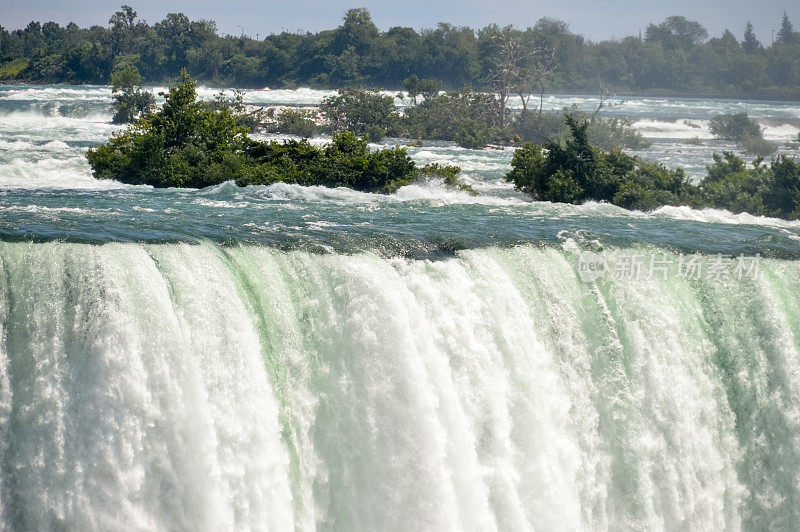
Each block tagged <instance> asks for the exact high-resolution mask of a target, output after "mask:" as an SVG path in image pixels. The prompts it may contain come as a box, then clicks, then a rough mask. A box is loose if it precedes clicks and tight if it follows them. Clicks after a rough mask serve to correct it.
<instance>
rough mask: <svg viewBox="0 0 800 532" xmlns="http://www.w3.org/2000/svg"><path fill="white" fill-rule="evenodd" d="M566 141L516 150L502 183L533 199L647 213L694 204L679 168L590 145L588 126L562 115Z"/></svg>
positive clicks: (531, 145) (691, 192)
mask: <svg viewBox="0 0 800 532" xmlns="http://www.w3.org/2000/svg"><path fill="white" fill-rule="evenodd" d="M566 124H567V127H568V128H569V132H570V134H569V138H568V139H567V140H566V142H565V143H564V144H561V143H559V142H556V141H552V140H551V141H547V142H546V143H545V144H544V146H537V145H534V144H531V143H525V145H523V146H522V147H521V148H519V149H518V150H516V151H515V152H514V156H513V158H512V160H511V166H512V170H511V172H509V173H508V174H506V180H508V181H511V182H513V183H514V185H515V187H516V188H517V189H518V190H521V191H523V192H525V193H528V194H530V195H531V196H532V197H533V198H535V199H540V200H546V201H554V202H565V203H582V202H584V201H587V200H595V201H609V202H611V203H614V204H615V205H619V206H622V207H626V208H638V209H649V208H653V207H654V206H659V205H663V204H672V205H678V204H680V203H681V202H692V203H694V202H695V199H694V198H693V197H692V196H693V189H692V187H691V185H690V184H689V182H688V180H687V179H686V176H685V175H684V173H683V171H682V170H669V169H667V168H665V167H664V166H662V165H659V164H656V163H651V162H647V161H641V160H640V159H638V158H636V157H631V156H630V155H626V154H625V153H623V152H621V151H619V150H617V149H613V150H611V151H609V152H603V151H602V150H600V149H598V148H596V147H594V146H592V145H591V144H590V142H589V133H588V129H589V122H586V121H584V122H580V121H578V120H577V119H576V118H575V117H574V116H573V115H571V114H568V115H567V116H566Z"/></svg>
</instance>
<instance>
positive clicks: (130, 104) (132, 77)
mask: <svg viewBox="0 0 800 532" xmlns="http://www.w3.org/2000/svg"><path fill="white" fill-rule="evenodd" d="M142 81H144V80H143V79H142V76H140V75H139V69H137V68H136V67H135V66H131V65H128V66H125V67H122V68H120V69H118V70H115V71H114V72H112V73H111V92H112V94H113V95H114V103H112V104H111V108H112V110H113V111H114V117H113V118H112V119H111V121H112V122H114V123H115V124H127V123H130V122H133V121H134V120H136V119H137V118H140V117H141V116H142V115H144V114H146V113H148V112H150V110H151V109H152V108H153V106H155V104H156V99H155V97H154V96H153V95H152V93H150V92H149V91H145V90H142Z"/></svg>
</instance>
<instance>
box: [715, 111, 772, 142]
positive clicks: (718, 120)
mask: <svg viewBox="0 0 800 532" xmlns="http://www.w3.org/2000/svg"><path fill="white" fill-rule="evenodd" d="M709 128H710V129H711V133H712V134H713V135H714V136H715V137H717V138H718V139H724V140H735V141H741V140H742V139H744V138H745V137H752V138H761V127H760V126H759V125H758V122H756V121H755V120H753V119H751V118H749V117H748V116H747V113H737V114H728V115H716V116H714V117H713V118H712V119H711V120H710V122H709Z"/></svg>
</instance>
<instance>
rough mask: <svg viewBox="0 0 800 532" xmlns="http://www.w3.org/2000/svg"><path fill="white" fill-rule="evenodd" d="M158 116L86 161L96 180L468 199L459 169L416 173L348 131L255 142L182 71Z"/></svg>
mask: <svg viewBox="0 0 800 532" xmlns="http://www.w3.org/2000/svg"><path fill="white" fill-rule="evenodd" d="M164 97H165V102H164V105H163V106H162V107H161V109H159V110H157V111H155V112H152V113H146V114H145V115H144V116H142V117H141V118H139V119H136V120H134V122H133V124H132V125H131V126H130V127H129V128H128V129H126V130H123V131H121V132H119V133H117V134H116V135H114V136H113V137H111V139H110V140H109V141H108V143H106V144H103V145H100V146H97V147H94V148H90V149H89V150H88V152H87V153H86V157H87V159H88V160H89V164H90V165H91V167H92V172H93V174H94V176H95V177H96V178H98V179H114V180H116V181H120V182H122V183H127V184H131V185H152V186H154V187H159V188H165V187H188V188H203V187H208V186H212V185H217V184H220V183H223V182H225V181H235V182H236V184H238V185H240V186H246V185H269V184H272V183H277V182H286V183H297V184H299V185H305V186H312V185H320V186H326V187H348V188H352V189H355V190H360V191H365V192H393V191H395V190H397V189H398V188H400V187H402V186H404V185H409V184H411V183H413V182H415V181H418V180H420V179H423V178H432V177H434V178H440V179H443V180H444V182H445V184H447V185H448V186H451V187H454V188H458V189H462V190H466V191H470V192H471V189H470V188H469V187H468V186H467V185H465V184H464V183H462V182H461V181H459V179H458V177H457V174H458V173H459V171H460V169H459V168H458V167H456V166H443V165H438V164H428V165H425V166H423V167H421V168H420V167H417V165H416V164H415V163H414V161H412V160H411V158H410V157H409V156H408V152H407V151H406V149H405V148H401V147H394V148H383V149H379V150H376V151H370V149H369V146H368V143H367V140H366V139H365V138H359V137H357V136H356V135H355V133H352V132H350V131H341V132H337V133H334V135H333V139H332V141H331V142H330V143H328V144H327V145H325V146H322V147H319V148H318V147H315V146H312V145H311V144H310V143H309V142H308V140H306V139H303V140H287V141H284V142H277V141H268V142H265V141H258V140H254V139H252V138H250V137H249V136H248V135H247V134H248V128H247V126H245V125H241V124H240V120H239V118H240V116H237V114H236V113H235V112H234V110H233V109H232V107H231V106H229V105H226V104H225V103H224V102H221V101H220V100H217V101H215V102H210V104H209V103H207V102H202V101H199V100H198V99H197V91H196V83H195V81H194V80H193V79H192V78H190V77H189V75H188V74H187V73H186V72H185V71H184V72H183V73H182V77H181V81H180V83H178V85H177V86H176V87H174V88H172V89H170V90H169V92H167V93H165V94H164Z"/></svg>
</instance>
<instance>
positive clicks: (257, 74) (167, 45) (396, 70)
mask: <svg viewBox="0 0 800 532" xmlns="http://www.w3.org/2000/svg"><path fill="white" fill-rule="evenodd" d="M743 22H744V21H743ZM776 22H777V21H776ZM243 24H245V25H246V24H247V23H246V22H245V21H243ZM741 30H743V33H741V34H740V36H737V35H734V33H732V32H731V31H728V30H726V31H725V32H723V34H722V35H720V36H716V37H713V38H710V39H709V38H708V32H707V31H706V29H705V28H704V27H703V26H702V25H701V24H699V23H698V22H695V21H691V20H687V19H685V18H683V17H678V16H675V17H669V18H667V19H666V20H665V21H663V22H662V23H660V24H650V25H649V26H648V27H647V28H646V30H645V32H644V34H643V35H642V36H630V37H625V38H622V39H620V40H610V41H602V42H592V41H589V40H587V39H586V38H584V37H583V36H581V35H577V34H575V33H573V32H571V31H570V30H569V27H568V25H567V24H566V23H564V22H562V21H559V20H554V19H549V18H543V19H540V20H538V21H536V22H535V23H534V24H532V25H531V26H529V27H526V28H524V29H522V28H512V27H506V28H501V27H498V26H496V25H488V26H486V27H484V28H480V29H477V30H476V29H472V28H466V27H457V26H453V25H451V24H446V23H440V24H438V25H437V26H436V27H435V28H432V29H424V30H421V31H416V30H414V29H412V28H405V27H392V28H389V29H388V30H387V31H383V32H382V31H379V30H378V28H377V27H376V26H375V24H374V23H373V22H372V19H371V17H370V14H369V12H368V11H367V10H365V9H351V10H349V11H347V13H346V14H345V16H344V20H343V23H342V24H341V25H340V26H339V27H337V28H334V29H331V30H325V31H320V32H318V33H310V32H304V31H297V32H284V33H280V34H274V35H267V36H264V37H263V38H259V39H258V40H256V39H253V38H251V37H249V36H244V35H242V36H231V35H224V36H220V35H219V32H218V30H217V27H216V24H215V23H214V22H213V21H209V20H194V21H193V20H190V19H189V18H187V17H186V16H185V15H183V14H181V13H171V14H169V15H167V16H166V18H165V19H164V20H161V21H159V22H156V23H154V24H148V23H146V22H144V21H142V20H140V19H139V18H138V16H137V13H136V11H135V10H134V9H132V8H131V7H128V6H123V7H122V8H121V10H120V11H118V12H116V13H114V14H113V15H112V16H111V18H110V19H109V25H108V26H107V27H106V26H92V27H91V28H80V27H78V26H77V25H76V24H74V23H70V24H68V25H66V26H61V25H59V24H57V23H55V22H44V23H42V22H31V23H30V24H28V25H27V26H26V27H25V28H23V29H5V28H2V27H0V78H2V79H17V80H25V81H32V82H46V83H108V82H109V81H110V79H111V73H112V72H114V71H115V70H116V69H117V68H118V67H119V66H120V65H131V66H135V67H136V68H137V69H138V70H139V72H140V73H141V75H142V76H143V77H144V78H145V79H146V80H147V81H148V82H150V83H162V82H167V81H174V80H176V79H177V78H178V76H179V72H180V71H181V69H183V68H185V69H187V71H188V72H189V73H190V74H191V75H192V76H193V77H194V78H196V79H200V80H201V81H203V82H204V83H209V84H213V85H217V86H237V87H264V86H269V87H273V88H274V87H288V88H292V87H297V86H301V85H303V86H313V87H321V88H339V87H346V86H367V87H368V86H372V87H386V88H391V89H399V88H401V87H403V86H404V85H405V84H404V80H409V82H410V84H408V85H405V88H406V89H408V90H409V91H410V92H412V93H415V95H419V94H423V93H425V92H426V91H427V92H430V93H434V92H436V91H438V88H439V87H442V88H445V89H450V90H452V89H458V88H461V87H466V86H469V87H472V88H473V89H475V90H478V91H488V90H492V91H495V92H496V93H497V95H498V98H499V99H500V100H502V101H505V100H507V99H508V98H517V97H519V98H521V100H522V103H523V105H525V106H526V108H527V107H528V106H530V108H531V110H533V109H535V108H536V107H537V103H538V102H537V101H536V100H537V98H536V95H541V94H542V93H543V92H544V91H546V90H556V89H557V90H567V91H581V92H589V93H598V94H599V93H601V92H603V91H604V90H606V89H608V88H614V89H615V90H616V91H620V92H622V91H628V92H649V93H659V94H705V95H736V96H759V97H769V98H795V99H797V98H800V34H798V32H796V31H794V28H793V26H792V23H791V21H790V20H789V18H788V17H787V16H785V15H784V18H783V20H782V21H781V23H780V30H779V31H778V32H777V33H776V34H775V42H774V44H772V45H770V46H763V45H762V43H760V42H759V41H758V40H757V39H756V37H755V33H754V31H753V27H752V25H750V24H749V23H748V24H747V25H746V26H745V25H744V24H743V27H742V28H741ZM430 79H435V83H438V84H439V85H438V86H436V87H432V86H430V85H428V86H426V85H425V83H430V82H425V83H422V85H419V84H416V85H415V83H414V82H415V80H416V81H417V82H422V81H423V80H430ZM434 89H435V90H434ZM526 95H527V96H526ZM531 95H534V96H533V97H531ZM414 97H415V96H412V98H414ZM501 122H502V123H501V127H502V126H504V125H505V123H504V117H502V116H501ZM468 127H469V129H470V130H471V131H472V133H473V134H474V135H475V136H476V137H478V138H479V137H480V136H481V132H480V131H479V130H477V129H476V128H475V127H474V124H470V125H469V126H468ZM467 134H468V132H467V131H466V130H465V131H464V132H463V134H462V136H463V137H464V138H466V136H467Z"/></svg>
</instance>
